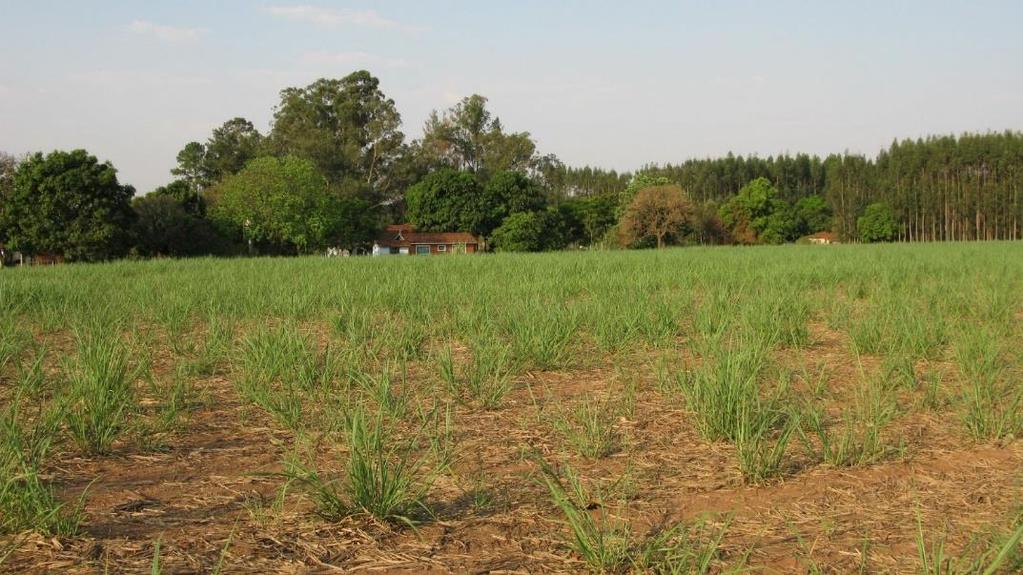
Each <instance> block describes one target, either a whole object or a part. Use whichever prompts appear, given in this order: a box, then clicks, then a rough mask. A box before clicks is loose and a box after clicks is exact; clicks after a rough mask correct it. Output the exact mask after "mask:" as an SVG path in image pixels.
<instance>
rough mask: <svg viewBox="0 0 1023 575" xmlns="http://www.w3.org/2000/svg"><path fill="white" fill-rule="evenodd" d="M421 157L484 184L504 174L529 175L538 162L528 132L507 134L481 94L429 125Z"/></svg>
mask: <svg viewBox="0 0 1023 575" xmlns="http://www.w3.org/2000/svg"><path fill="white" fill-rule="evenodd" d="M421 149H422V153H423V154H424V155H425V156H426V157H427V158H428V161H429V162H431V163H432V164H434V165H437V166H448V167H452V168H455V169H458V170H467V171H469V172H472V173H474V174H477V175H479V176H480V177H481V178H483V179H484V180H486V179H488V178H489V177H490V176H491V175H493V174H496V173H498V172H501V171H521V172H526V171H527V170H529V169H530V168H532V167H533V166H534V163H535V162H536V161H538V158H536V143H535V142H533V139H532V137H531V136H530V135H529V132H513V133H506V132H505V131H504V126H503V125H502V124H501V120H500V119H499V118H497V117H494V116H493V115H492V114H491V113H490V111H489V110H488V109H487V99H486V98H484V97H483V96H480V95H479V94H473V95H472V96H468V97H466V98H463V99H462V101H461V102H459V103H458V104H455V105H454V106H453V107H451V108H450V109H448V110H447V111H445V112H444V113H443V114H439V113H438V112H436V111H434V112H432V113H431V114H430V117H429V118H428V119H427V121H426V126H425V127H424V129H423V140H422V143H421Z"/></svg>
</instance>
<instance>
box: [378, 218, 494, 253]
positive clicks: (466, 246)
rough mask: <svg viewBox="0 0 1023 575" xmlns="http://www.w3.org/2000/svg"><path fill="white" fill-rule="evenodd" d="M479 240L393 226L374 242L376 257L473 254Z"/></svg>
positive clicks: (406, 226) (462, 234)
mask: <svg viewBox="0 0 1023 575" xmlns="http://www.w3.org/2000/svg"><path fill="white" fill-rule="evenodd" d="M479 248H480V241H479V239H478V238H477V237H476V236H474V235H472V234H468V233H465V232H417V231H416V230H415V227H414V226H412V225H411V224H401V225H391V226H387V229H385V230H384V231H383V233H381V234H380V235H379V236H378V237H377V239H376V241H374V242H373V255H375V256H386V255H420V256H429V255H440V254H453V253H460V254H472V253H476V252H477V251H479Z"/></svg>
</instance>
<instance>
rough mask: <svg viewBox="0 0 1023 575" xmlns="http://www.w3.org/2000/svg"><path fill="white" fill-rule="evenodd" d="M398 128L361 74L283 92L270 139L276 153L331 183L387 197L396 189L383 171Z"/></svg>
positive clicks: (399, 137) (386, 102)
mask: <svg viewBox="0 0 1023 575" xmlns="http://www.w3.org/2000/svg"><path fill="white" fill-rule="evenodd" d="M400 126H401V116H400V115H399V114H398V110H397V108H396V107H395V105H394V100H391V99H389V98H387V97H386V96H385V95H384V93H383V92H382V91H381V90H380V81H379V80H378V79H377V78H375V77H373V76H372V75H371V74H370V73H369V72H367V71H365V70H360V71H358V72H354V73H352V74H349V75H348V76H345V77H344V78H342V79H340V80H331V79H326V78H321V79H319V80H317V81H315V82H313V83H312V84H309V85H308V86H306V87H305V88H287V89H285V90H283V91H282V92H281V103H280V104H279V105H278V106H277V109H276V110H275V112H274V121H273V129H272V131H271V133H270V139H271V142H272V146H273V148H274V149H275V150H276V151H277V152H278V153H279V154H282V155H287V154H290V155H294V156H297V157H300V158H305V159H307V160H309V161H311V162H313V164H314V165H315V166H316V167H317V168H319V170H320V171H321V172H322V173H323V174H324V175H325V176H326V177H327V180H328V181H330V182H332V183H338V182H341V181H342V180H345V179H354V180H358V181H361V182H363V183H366V184H369V186H370V189H372V190H373V191H374V192H376V193H377V194H378V195H380V196H381V197H384V198H389V197H390V195H391V194H392V192H393V191H394V190H395V188H394V187H393V186H392V185H391V183H390V182H389V180H388V170H389V167H390V166H391V164H392V163H393V162H395V161H396V160H397V158H398V156H399V154H400V153H401V151H402V143H403V142H404V139H405V136H404V134H402V133H401V131H400V130H399V128H400Z"/></svg>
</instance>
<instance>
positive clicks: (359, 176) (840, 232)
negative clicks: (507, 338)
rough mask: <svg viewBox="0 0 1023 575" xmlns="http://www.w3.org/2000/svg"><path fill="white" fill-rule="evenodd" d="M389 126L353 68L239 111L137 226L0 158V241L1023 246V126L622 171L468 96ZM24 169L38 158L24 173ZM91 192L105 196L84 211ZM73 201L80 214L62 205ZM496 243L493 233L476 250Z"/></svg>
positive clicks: (280, 246) (386, 107) (206, 250)
mask: <svg viewBox="0 0 1023 575" xmlns="http://www.w3.org/2000/svg"><path fill="white" fill-rule="evenodd" d="M400 128H401V116H400V114H399V112H398V110H397V107H396V105H395V103H394V101H393V100H391V99H390V98H388V97H387V96H386V94H385V93H384V92H383V90H382V88H381V86H380V81H379V80H378V79H377V78H376V77H374V76H372V75H371V74H370V73H369V72H367V71H364V70H361V71H357V72H354V73H351V74H349V75H347V76H345V77H343V78H340V79H330V78H321V79H319V80H316V81H315V82H313V83H311V84H309V85H307V86H305V87H289V88H286V89H284V90H282V92H281V94H280V103H279V104H278V105H277V106H276V107H275V109H274V118H273V123H272V125H271V127H270V130H269V131H268V133H267V134H266V135H263V134H261V133H260V132H259V130H257V129H256V127H255V126H254V125H253V124H252V123H251V122H249V121H248V120H246V119H244V118H241V117H236V118H232V119H230V120H228V121H226V122H224V124H222V125H221V126H219V127H217V128H216V129H214V130H213V131H212V133H211V134H210V135H209V137H208V138H207V139H206V140H205V141H204V142H201V141H193V142H189V143H187V144H186V145H185V146H184V147H183V148H182V149H181V151H180V152H179V153H178V155H177V158H176V160H177V162H176V165H175V167H174V169H173V170H171V173H172V175H173V176H175V179H174V180H173V181H171V182H170V183H168V184H167V185H165V186H161V187H159V188H157V189H156V190H154V191H153V192H152V193H151V195H153V196H159V197H162V198H169V199H170V200H172V201H168V200H167V199H161V200H156V199H153V200H147V201H144V202H143V201H138V202H136V204H135V208H134V209H135V211H136V212H138V216H139V218H140V221H139V222H138V223H137V224H136V225H134V226H132V225H131V223H130V220H131V219H132V217H133V214H132V210H131V208H130V207H128V206H127V204H128V198H130V196H131V194H128V195H127V197H125V198H120V199H117V198H115V196H117V195H118V194H117V193H114V192H113V190H115V189H117V187H118V186H117V184H116V178H114V179H113V184H112V187H109V190H108V192H97V189H96V188H97V185H99V186H100V187H103V186H109V184H110V183H109V182H106V183H98V180H97V181H91V180H90V177H83V174H84V173H85V172H87V171H88V170H85V171H83V168H81V167H78V166H75V165H72V164H73V162H72V163H66V162H65V163H64V164H61V163H60V162H58V161H56V160H54V162H55V163H53V164H52V165H50V166H49V167H48V168H47V169H46V170H44V172H45V174H44V173H42V172H39V170H36V169H35V168H28V167H26V168H24V170H25V171H26V173H27V172H28V171H31V170H36V171H37V172H39V173H37V178H36V180H38V181H36V180H33V179H32V178H28V177H26V178H23V179H22V180H17V178H15V176H14V174H15V166H16V165H17V163H18V162H17V161H15V159H14V158H12V157H10V156H7V155H0V197H2V198H3V199H4V202H3V203H4V206H0V212H2V213H3V214H6V216H0V217H5V218H7V219H6V220H2V221H4V222H7V224H6V225H4V226H0V242H5V243H7V244H9V247H14V246H20V247H21V248H22V249H24V250H27V251H29V252H41V251H55V252H59V253H62V254H64V255H66V256H67V257H69V258H72V259H104V258H109V257H115V256H117V255H121V254H123V253H126V252H127V251H128V248H129V247H130V246H129V243H130V241H129V236H134V244H133V245H134V250H133V251H134V253H137V254H142V255H201V254H215V253H223V252H225V251H227V252H231V251H233V248H231V247H230V244H232V243H235V244H238V245H243V244H249V247H250V249H251V251H252V252H259V253H261V252H264V251H265V252H272V253H285V252H302V251H307V250H313V249H319V248H321V247H323V246H325V245H330V244H333V245H342V246H345V247H349V248H357V247H360V246H362V247H365V246H366V245H367V243H368V242H369V241H370V239H371V238H372V236H373V234H374V230H376V229H379V228H381V227H382V226H383V225H385V224H388V223H406V222H410V223H413V224H415V225H416V226H417V227H418V228H419V229H421V230H423V231H465V232H471V233H473V234H477V235H479V236H481V237H482V239H483V240H484V241H485V245H488V244H489V245H491V246H493V247H499V246H500V245H501V243H503V244H504V247H501V248H499V249H505V250H512V249H516V250H523V249H528V250H533V251H539V250H550V249H558V248H560V247H563V246H566V245H572V246H604V247H610V246H624V247H645V246H653V245H668V244H674V245H683V244H724V243H741V244H778V243H784V242H792V241H795V240H798V239H799V238H802V237H804V236H807V235H809V234H813V233H816V232H822V231H830V232H834V233H835V235H836V236H838V238H839V239H841V240H842V241H867V242H870V241H893V240H905V241H921V240H925V241H926V240H978V239H1019V238H1020V237H1021V235H1023V228H1021V225H1020V219H1021V216H1023V202H1021V198H1020V195H1021V194H1020V191H1021V188H1023V134H1021V133H1016V132H1005V133H989V134H965V135H962V136H959V137H956V136H941V137H931V138H927V139H919V140H905V141H896V142H893V143H892V145H891V146H890V147H889V148H888V149H886V150H883V151H882V152H880V153H879V154H878V156H877V157H876V158H869V157H866V156H863V155H857V154H849V153H845V154H842V155H831V156H828V157H826V158H821V157H818V156H810V155H807V154H796V155H788V154H785V155H780V156H771V157H767V158H759V157H756V156H747V157H744V156H736V155H733V154H728V155H727V156H725V157H723V158H717V159H709V158H708V159H692V160H687V161H685V162H682V163H680V164H665V165H648V166H645V167H643V168H641V169H640V170H638V171H637V172H635V173H619V172H616V171H614V170H602V169H599V168H593V167H589V166H586V167H582V168H574V167H570V166H566V165H564V164H563V163H562V162H561V161H560V160H558V158H557V157H556V156H554V155H553V154H543V153H541V152H540V151H538V149H537V146H536V142H535V141H534V140H533V138H532V137H531V136H530V134H529V132H525V131H510V130H507V129H506V128H505V126H504V124H503V123H502V122H501V120H500V118H499V117H497V115H496V114H494V113H493V112H492V111H491V110H490V109H489V108H488V102H487V99H486V98H485V97H483V96H481V95H478V94H473V95H470V96H468V97H466V98H463V99H462V100H461V101H459V102H458V103H457V104H455V105H454V106H452V107H450V108H449V109H447V110H443V111H434V112H433V113H432V114H431V115H430V116H429V119H428V120H427V122H426V125H425V126H424V129H423V133H422V137H421V138H419V139H415V140H411V141H407V140H406V138H405V135H404V134H403V133H402V131H401V129H400ZM78 153H79V152H72V153H70V154H68V153H63V152H61V153H58V157H70V155H74V154H78ZM81 153H82V154H84V152H81ZM51 156H52V155H51ZM90 157H91V156H90ZM298 160H301V161H302V162H304V164H303V166H304V167H303V168H302V170H299V171H301V172H302V175H301V177H299V175H298V171H296V166H297V165H298V164H296V163H295V162H296V161H298ZM92 161H93V162H95V158H92ZM38 162H39V159H38V156H33V157H32V158H30V159H29V161H28V162H26V164H32V165H36V164H38ZM253 165H256V166H257V167H255V168H253V169H252V171H251V172H250V173H248V174H247V175H244V176H242V174H244V173H245V172H246V170H248V167H252V166H253ZM103 166H105V168H104V167H99V168H97V169H99V170H100V171H103V170H108V171H109V176H104V177H113V173H114V172H113V168H112V167H111V166H110V165H109V164H103ZM65 171H66V173H64V172H65ZM271 172H272V173H271ZM257 174H259V175H257ZM239 176H242V177H239ZM264 177H265V178H266V179H265V180H263V179H261V178H264ZM294 177H298V178H299V181H300V182H301V184H300V185H297V187H292V184H293V183H294V182H293V180H292V178H294ZM100 179H102V178H100ZM44 180H45V181H48V182H59V184H52V185H51V184H43V183H42V182H43V181H44ZM19 181H20V182H21V183H19ZM665 186H677V187H678V188H681V190H684V195H685V198H686V200H685V201H686V203H687V208H686V210H685V212H686V214H687V215H686V217H685V218H684V220H685V224H684V230H682V231H679V229H673V230H671V231H667V232H663V233H661V232H658V233H648V232H650V229H647V230H646V231H644V230H643V229H642V228H643V225H645V224H640V220H641V219H642V218H641V217H640V212H637V211H636V210H635V209H633V211H632V212H631V214H630V211H629V210H630V208H638V207H639V206H634V205H633V204H634V199H635V198H637V197H638V195H639V194H640V193H641V192H642V191H643V190H646V189H650V188H663V187H665ZM58 188H59V190H60V191H59V192H58V191H57V189H58ZM314 188H315V189H316V190H317V191H316V192H315V193H313V192H311V190H313V189H314ZM40 190H44V191H45V193H44V196H41V197H49V198H51V200H52V199H53V198H54V197H57V196H59V197H60V198H61V199H60V200H59V201H56V202H55V203H54V202H51V201H47V202H40V201H39V200H38V199H32V200H30V198H35V194H36V193H37V192H39V191H40ZM97 193H99V194H100V195H101V196H103V194H104V193H107V195H106V196H104V197H107V199H108V200H109V201H110V202H113V203H108V204H103V202H99V203H98V204H97V203H96V201H94V200H95V198H96V194H97ZM46 194H50V195H49V196H46ZM121 195H122V196H123V195H124V194H123V193H121ZM314 197H315V199H314ZM646 199H649V198H646ZM218 201H219V202H220V204H221V205H220V206H219V207H218V208H217V209H215V210H212V211H211V213H210V214H209V215H208V214H207V211H208V209H212V208H211V206H213V204H215V203H217V202H218ZM29 204H32V207H31V208H28V207H26V206H27V205H29ZM101 204H102V205H101ZM115 204H117V205H115ZM80 205H84V206H89V208H88V209H87V210H83V211H82V213H81V214H78V215H75V216H74V217H71V216H70V215H68V214H67V213H66V212H67V210H68V206H80ZM62 206H63V207H62ZM648 207H649V206H648ZM179 208H180V209H179ZM46 210H51V211H49V212H48V211H46ZM62 210H63V212H64V213H57V212H61V211H62ZM304 210H308V211H304ZM651 213H653V212H651ZM42 214H47V215H45V216H43V215H42ZM256 214H261V215H259V216H258V217H257V216H256ZM520 214H521V215H520ZM627 215H628V217H627ZM513 216H514V217H513ZM208 217H210V218H212V219H215V220H216V226H214V225H212V224H213V223H214V222H212V220H208V219H207V218H208ZM643 217H646V216H643ZM89 218H93V220H94V221H93V220H89ZM72 219H73V220H75V223H74V224H73V225H66V224H67V222H68V221H69V220H72ZM161 219H162V220H163V221H159V220H161ZM246 220H248V221H250V225H249V228H248V229H246V228H245V226H244V221H246ZM89 221H92V223H86V222H89ZM33 222H35V223H33ZM253 222H256V223H253ZM284 222H288V223H286V224H285V223H284ZM506 224H507V225H506ZM198 230H202V231H201V232H200V231H198ZM216 230H219V232H217V231H216ZM271 230H272V231H271ZM498 230H502V231H501V233H500V234H498ZM250 231H251V232H252V233H249V232H250ZM129 232H133V233H132V234H129ZM527 232H528V233H527ZM541 237H542V238H543V239H542V241H541V239H540V238H541ZM185 238H190V241H185ZM496 238H500V239H501V241H494V242H490V241H489V240H491V239H496ZM513 246H514V247H513Z"/></svg>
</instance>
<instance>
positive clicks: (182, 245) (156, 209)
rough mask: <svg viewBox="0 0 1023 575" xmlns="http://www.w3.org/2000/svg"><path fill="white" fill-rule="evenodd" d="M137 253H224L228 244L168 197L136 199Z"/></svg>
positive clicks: (209, 227)
mask: <svg viewBox="0 0 1023 575" xmlns="http://www.w3.org/2000/svg"><path fill="white" fill-rule="evenodd" d="M132 207H133V208H134V210H135V215H136V219H135V225H134V228H133V232H134V236H135V251H136V252H137V253H138V254H139V255H142V256H171V257H184V256H198V255H208V254H215V253H222V252H223V251H225V249H226V246H225V243H226V242H225V241H224V240H223V239H222V238H221V237H220V236H219V234H217V231H216V229H215V228H214V227H213V225H212V224H211V223H210V222H209V221H208V220H206V219H204V218H201V217H198V216H197V215H195V214H193V213H191V212H190V211H189V210H188V209H187V208H186V207H185V206H183V205H182V204H181V203H180V202H179V201H178V200H177V199H175V198H174V197H173V196H172V195H169V194H157V193H155V192H154V193H151V194H148V195H145V196H142V197H138V198H135V200H134V201H133V202H132Z"/></svg>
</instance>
